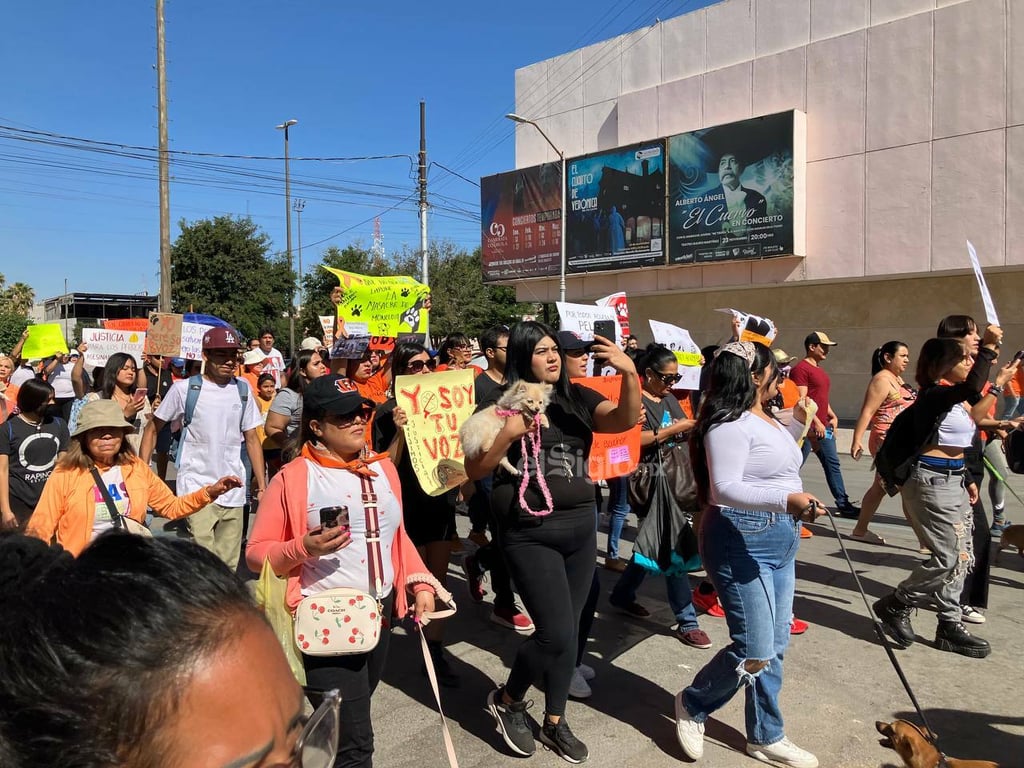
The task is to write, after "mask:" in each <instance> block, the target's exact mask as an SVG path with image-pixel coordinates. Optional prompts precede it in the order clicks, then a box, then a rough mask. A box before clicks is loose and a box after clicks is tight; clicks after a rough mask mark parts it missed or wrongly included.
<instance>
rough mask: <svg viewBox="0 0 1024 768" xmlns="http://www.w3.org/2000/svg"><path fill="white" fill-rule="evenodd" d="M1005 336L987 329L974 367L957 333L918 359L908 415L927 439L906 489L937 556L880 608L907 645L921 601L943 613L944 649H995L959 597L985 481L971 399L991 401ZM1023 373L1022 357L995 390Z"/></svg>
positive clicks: (982, 653) (977, 652)
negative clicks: (968, 623)
mask: <svg viewBox="0 0 1024 768" xmlns="http://www.w3.org/2000/svg"><path fill="white" fill-rule="evenodd" d="M1002 336H1003V331H1002V329H1001V328H998V327H996V326H994V325H990V326H988V328H986V329H985V336H984V338H983V339H982V340H981V347H980V348H979V349H978V350H977V356H976V357H974V358H973V364H972V357H971V350H970V348H969V347H967V346H966V345H965V344H964V342H963V341H961V340H960V339H957V338H937V339H929V340H928V341H926V342H925V343H924V346H923V347H922V348H921V354H920V356H919V358H918V363H917V383H918V385H919V386H920V387H921V392H920V394H919V395H918V398H917V402H916V403H915V404H914V405H913V406H912V407H911V409H910V410H908V412H907V413H908V414H910V413H912V414H913V415H914V421H913V423H914V427H915V430H914V435H915V438H916V437H918V436H919V438H920V440H919V441H917V440H915V443H916V444H918V445H923V447H922V448H921V449H920V450H919V451H918V452H917V455H916V458H915V460H914V464H913V466H912V469H911V471H910V475H909V477H908V479H907V480H906V482H905V483H904V484H903V486H902V492H903V498H904V499H905V500H906V502H907V505H908V506H909V507H910V510H911V513H912V514H913V515H914V517H915V518H916V519H917V521H918V522H919V523H920V525H921V529H922V533H923V535H924V538H925V545H926V546H927V547H928V548H929V549H930V550H931V552H932V554H931V557H929V558H928V560H926V561H925V562H924V563H922V564H921V565H919V566H918V567H917V568H915V569H914V570H913V571H912V572H911V574H910V576H908V577H907V578H906V579H904V580H903V581H902V582H901V583H900V585H899V586H898V587H897V588H896V590H895V591H894V592H892V593H891V594H889V595H887V596H886V597H883V598H882V599H881V600H879V601H878V602H876V603H875V605H874V611H875V614H876V615H877V616H878V618H879V619H880V620H881V623H882V628H883V629H884V630H885V633H886V634H887V635H889V637H891V638H892V639H893V641H894V642H895V643H896V645H898V646H899V647H900V648H908V647H910V646H911V645H913V643H914V641H915V640H916V639H917V636H916V635H915V633H914V628H913V627H912V626H911V624H910V612H911V611H912V610H913V609H914V608H915V607H917V606H922V607H924V606H928V607H932V606H934V607H936V608H937V612H938V615H939V624H938V628H937V630H936V632H935V645H936V647H937V648H938V649H939V650H942V651H951V652H953V653H959V654H961V655H963V656H969V657H972V658H978V659H981V658H985V657H986V656H988V655H989V653H991V651H992V649H991V647H990V646H989V644H988V642H987V641H985V640H982V639H981V638H980V637H975V636H974V635H972V634H971V633H970V632H968V631H967V629H966V628H965V627H964V625H963V620H964V613H963V611H964V609H962V608H961V605H960V599H961V590H962V589H963V585H964V578H965V577H966V576H967V573H968V571H969V570H971V568H972V567H973V566H974V558H975V553H974V544H973V541H972V530H973V528H974V525H975V523H974V518H973V512H972V510H971V505H972V504H975V503H976V502H977V501H978V486H977V484H976V483H975V481H974V478H973V477H972V476H971V475H970V473H969V471H968V467H967V465H966V463H965V452H966V451H967V450H968V449H969V448H970V447H971V445H972V444H973V442H974V439H975V433H976V432H977V425H976V424H975V421H974V418H973V417H972V414H971V407H970V406H969V405H968V404H970V403H975V404H976V403H979V402H980V403H981V404H982V407H987V405H988V404H990V403H986V402H985V400H983V399H982V397H981V391H982V388H983V387H984V385H985V383H986V381H987V380H988V375H989V370H990V368H991V366H992V363H993V361H995V359H996V356H997V355H998V350H999V343H1000V341H1001V339H1002ZM1016 371H1017V363H1016V361H1013V362H1011V363H1009V364H1008V365H1005V366H1003V367H1002V368H1001V369H1000V371H999V373H998V374H997V375H996V387H997V388H1001V387H1002V385H1004V384H1005V383H1006V382H1007V381H1009V380H1010V379H1011V378H1013V375H1014V374H1015V373H1016ZM988 397H989V396H987V397H986V400H987V399H988ZM990 397H992V398H994V395H992V396H990ZM982 519H983V521H984V518H982ZM985 527H986V528H987V524H986V525H985ZM985 534H986V535H985V540H986V543H987V539H988V534H987V531H985Z"/></svg>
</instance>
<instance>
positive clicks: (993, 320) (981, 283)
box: [967, 240, 999, 325]
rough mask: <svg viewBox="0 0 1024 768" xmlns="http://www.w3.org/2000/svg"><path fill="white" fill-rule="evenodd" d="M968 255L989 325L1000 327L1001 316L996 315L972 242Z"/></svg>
mask: <svg viewBox="0 0 1024 768" xmlns="http://www.w3.org/2000/svg"><path fill="white" fill-rule="evenodd" d="M967 255H968V256H969V257H970V259H971V269H973V270H974V277H975V279H977V281H978V289H979V290H980V291H981V300H982V302H983V303H984V304H985V320H987V321H988V324H989V325H999V315H998V314H997V313H996V305H995V302H994V301H992V294H991V293H989V290H988V284H987V283H986V282H985V275H984V274H982V272H981V262H980V261H978V252H977V251H976V250H974V245H972V244H971V241H970V240H968V241H967Z"/></svg>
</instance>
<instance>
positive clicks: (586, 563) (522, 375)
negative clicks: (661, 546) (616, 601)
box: [466, 322, 640, 762]
mask: <svg viewBox="0 0 1024 768" xmlns="http://www.w3.org/2000/svg"><path fill="white" fill-rule="evenodd" d="M555 338H556V337H555V332H554V331H553V330H552V329H551V328H549V327H547V326H546V325H543V324H541V323H534V322H526V323H520V324H519V325H517V326H515V327H514V328H512V330H511V333H510V334H509V339H508V349H507V362H506V368H505V373H506V378H507V381H508V383H507V385H506V386H507V387H512V386H515V385H516V384H517V383H518V382H519V381H530V382H541V383H548V384H551V385H553V387H554V392H553V395H552V399H551V402H550V404H549V405H548V407H547V411H546V415H547V420H548V424H549V425H548V426H546V427H541V429H540V451H539V455H538V457H537V459H534V457H533V455H532V453H531V454H530V455H526V456H524V455H523V450H522V445H523V440H522V438H524V436H526V435H527V433H528V432H531V431H532V430H533V429H534V425H533V419H532V418H531V417H526V416H523V417H519V416H511V417H509V418H508V419H507V420H506V422H505V426H504V427H503V428H502V430H501V432H499V433H498V436H497V438H496V439H495V441H494V445H492V446H491V448H490V449H489V450H488V451H487V452H485V453H483V454H482V455H479V456H475V457H469V456H467V457H466V471H467V473H468V474H469V477H470V479H473V480H477V479H480V478H482V477H484V476H486V475H488V474H490V473H491V472H494V486H493V490H492V492H491V510H492V512H493V513H494V517H495V519H496V522H497V531H496V539H497V541H498V544H499V546H500V547H501V549H502V552H503V553H504V555H505V558H506V560H507V562H508V566H509V571H510V572H511V574H512V578H513V581H514V582H515V584H516V586H517V587H518V589H519V594H520V595H521V596H522V598H523V603H524V604H525V606H526V609H527V611H529V613H530V616H531V617H532V618H533V621H534V623H535V624H536V627H537V628H536V630H535V632H534V633H533V635H532V636H531V637H530V638H529V639H527V640H525V641H524V642H523V644H522V645H521V646H520V647H519V650H518V652H517V654H516V659H515V662H514V663H513V665H512V671H511V673H510V674H509V677H508V681H507V682H506V683H505V684H504V685H503V686H501V687H499V688H497V689H496V690H494V691H492V692H491V693H490V694H489V695H488V697H487V706H488V709H489V710H490V712H491V714H492V715H493V716H494V718H495V720H496V721H497V724H498V729H499V731H500V732H501V734H502V737H503V738H504V740H505V743H506V744H507V745H508V747H509V748H510V749H511V750H512V751H513V752H515V753H516V754H519V755H530V754H533V752H534V749H535V744H534V741H533V732H532V730H531V728H530V725H529V722H528V720H527V717H526V709H527V707H528V706H529V702H525V701H523V697H524V696H525V695H526V692H527V690H528V689H529V688H530V686H531V685H532V684H534V683H537V684H539V685H540V687H542V688H543V689H544V692H545V717H544V723H543V725H542V727H541V733H540V739H541V741H542V742H543V743H544V744H545V745H546V746H548V747H550V748H551V749H554V750H556V751H557V752H558V753H559V754H560V755H561V756H563V757H565V758H566V759H567V760H569V761H570V762H581V761H582V760H585V759H586V758H587V756H588V752H587V747H586V745H584V744H583V743H582V742H581V741H580V740H579V739H577V738H576V737H575V736H573V734H572V731H570V730H569V726H568V724H567V723H566V721H565V717H564V715H565V703H566V699H567V698H568V695H569V682H570V680H571V678H572V674H573V670H574V669H575V665H576V628H577V623H578V621H579V616H580V611H581V610H582V608H583V604H584V602H585V600H586V597H587V593H588V591H589V590H590V583H591V580H592V577H593V573H594V561H595V558H596V555H597V543H596V536H597V531H596V523H595V519H594V485H593V482H592V481H591V480H590V478H589V476H588V474H587V462H588V460H589V457H590V445H591V442H592V438H593V433H594V431H599V432H624V431H626V430H628V429H629V428H630V427H632V426H633V425H634V424H636V421H637V418H638V417H639V415H640V386H639V382H638V380H637V376H636V368H635V367H634V365H633V361H632V360H631V359H630V358H629V357H628V356H627V355H626V353H625V352H623V351H622V350H621V349H620V348H619V347H618V346H617V345H616V344H615V343H614V341H610V340H608V339H604V338H601V337H597V339H596V343H595V344H594V346H593V348H592V352H593V354H594V356H595V357H596V358H597V359H598V360H600V361H601V362H602V363H603V364H604V365H608V366H611V367H612V368H614V369H615V370H616V371H617V372H618V373H620V374H621V375H622V389H621V392H620V397H619V404H618V405H615V404H614V403H612V402H611V401H609V400H605V399H604V398H603V397H602V396H601V395H599V394H597V393H596V392H594V391H593V390H590V389H587V388H586V387H581V386H579V385H577V384H570V383H569V377H568V375H567V373H566V370H565V366H564V360H563V358H562V351H561V350H560V349H559V347H558V343H557V341H556V340H555ZM499 396H500V393H498V392H495V393H493V395H492V400H491V401H490V402H483V403H480V404H479V405H478V408H486V407H487V406H488V405H491V404H493V402H494V401H496V400H497V399H498V397H499ZM506 455H507V457H508V460H509V462H510V463H511V464H512V465H513V466H515V467H516V469H517V470H518V472H519V473H520V474H518V475H515V476H513V475H511V474H509V473H508V472H507V471H505V470H503V469H498V470H497V471H495V469H496V468H497V467H498V462H499V460H500V459H501V458H502V457H503V456H506ZM523 473H526V474H527V475H528V476H529V481H528V484H527V487H526V488H525V489H524V490H523V492H522V493H520V484H521V482H522V477H523ZM538 477H541V478H542V479H543V482H544V484H545V485H546V487H547V490H548V492H549V494H550V499H551V508H550V512H548V509H547V507H548V504H547V495H546V494H545V493H544V489H543V487H542V485H541V482H540V481H539V480H538ZM521 498H522V500H523V501H525V505H524V504H523V503H521V501H520V499H521ZM538 510H539V511H541V512H542V514H540V515H538V514H536V512H537V511H538Z"/></svg>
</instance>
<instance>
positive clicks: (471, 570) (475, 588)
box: [462, 555, 487, 603]
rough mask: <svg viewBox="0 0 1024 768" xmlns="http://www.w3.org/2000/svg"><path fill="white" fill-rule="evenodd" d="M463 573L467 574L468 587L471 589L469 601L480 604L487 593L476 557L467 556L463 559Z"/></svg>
mask: <svg viewBox="0 0 1024 768" xmlns="http://www.w3.org/2000/svg"><path fill="white" fill-rule="evenodd" d="M462 572H463V573H464V574H466V587H467V588H468V589H469V599H470V600H472V601H473V602H474V603H479V602H480V601H481V600H483V599H484V595H486V594H487V592H486V591H485V590H484V587H483V581H484V575H483V572H482V571H481V570H480V565H479V564H478V563H477V561H476V556H475V555H466V556H465V557H464V558H462Z"/></svg>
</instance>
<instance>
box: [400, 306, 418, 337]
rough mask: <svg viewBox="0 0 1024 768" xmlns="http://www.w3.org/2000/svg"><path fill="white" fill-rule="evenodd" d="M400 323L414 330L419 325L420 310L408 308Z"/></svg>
mask: <svg viewBox="0 0 1024 768" xmlns="http://www.w3.org/2000/svg"><path fill="white" fill-rule="evenodd" d="M401 322H402V323H403V324H405V325H408V326H409V327H410V328H411V329H412V330H414V331H415V330H416V329H417V328H418V327H419V325H420V310H419V308H418V307H410V308H409V309H407V310H406V311H405V312H404V313H403V314H402V319H401Z"/></svg>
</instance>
